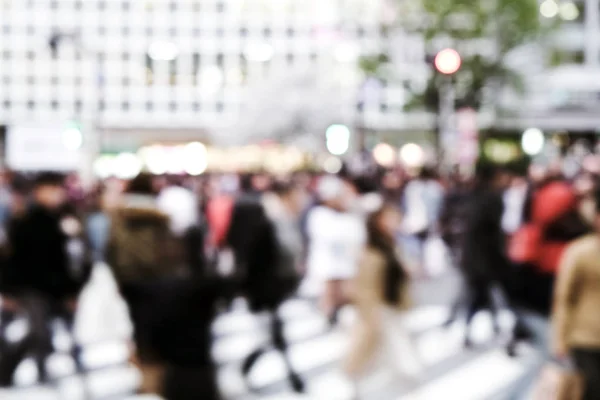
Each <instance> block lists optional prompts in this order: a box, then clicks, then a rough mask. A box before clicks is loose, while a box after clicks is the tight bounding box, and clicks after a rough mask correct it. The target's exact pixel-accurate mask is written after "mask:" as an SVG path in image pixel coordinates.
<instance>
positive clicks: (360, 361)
mask: <svg viewBox="0 0 600 400" xmlns="http://www.w3.org/2000/svg"><path fill="white" fill-rule="evenodd" d="M399 222H400V217H399V213H398V212H397V211H396V209H395V208H393V207H391V206H387V205H383V206H382V205H381V202H380V204H379V207H377V211H375V212H373V213H372V214H371V215H370V216H369V217H368V220H367V235H368V239H367V240H368V242H367V246H366V248H365V250H364V253H363V256H362V260H361V263H360V265H359V269H358V274H357V276H356V278H355V279H354V281H353V285H352V293H353V294H352V300H353V303H354V305H355V307H356V311H357V321H356V326H355V327H354V329H353V331H352V339H351V344H350V351H349V354H348V356H347V359H346V361H345V364H344V369H345V372H346V374H347V375H348V376H349V377H350V378H351V379H352V380H353V381H355V382H356V381H358V380H359V379H360V378H361V377H363V376H364V375H365V373H366V372H369V370H371V369H372V368H375V367H379V366H380V365H379V363H378V362H377V361H379V357H377V356H384V357H385V360H381V361H384V364H385V366H386V367H390V368H391V369H393V372H395V373H399V374H400V375H402V376H408V375H409V374H407V370H406V368H405V367H406V366H402V367H401V366H400V365H399V364H400V362H401V361H406V359H409V358H413V361H416V359H417V358H416V357H415V355H414V346H412V343H411V340H410V336H409V334H408V332H407V331H406V330H405V327H404V325H405V315H406V311H407V310H408V309H409V308H410V300H409V293H408V283H409V277H408V274H407V272H406V271H405V270H404V268H403V266H402V263H401V262H400V260H399V258H398V255H397V253H396V245H395V237H394V236H395V232H396V230H397V228H398V225H399ZM378 353H379V354H378ZM417 364H418V363H417ZM371 367H372V368H371Z"/></svg>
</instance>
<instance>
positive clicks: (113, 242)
mask: <svg viewBox="0 0 600 400" xmlns="http://www.w3.org/2000/svg"><path fill="white" fill-rule="evenodd" d="M137 200H138V204H137V205H136V206H135V207H133V206H131V207H125V208H123V209H120V210H118V211H116V212H115V213H114V215H113V219H112V223H111V226H112V228H111V237H110V238H109V251H108V260H109V262H112V263H113V264H117V263H118V262H119V258H120V257H119V256H118V254H119V253H120V252H121V250H122V249H120V248H117V247H120V246H124V247H125V250H126V251H125V253H126V254H125V256H127V250H128V251H129V253H131V252H133V253H132V254H129V255H130V256H131V257H132V258H131V260H134V261H135V260H138V258H137V257H135V256H136V254H135V253H137V252H141V253H145V251H144V250H145V248H144V242H140V243H134V242H135V241H136V238H135V237H133V236H134V235H132V233H131V231H129V230H127V231H121V232H119V226H131V227H132V228H135V229H137V228H139V229H146V228H148V229H154V231H155V233H156V235H157V236H156V237H166V236H169V241H170V243H171V244H170V246H172V245H176V247H178V249H179V250H181V251H179V250H178V251H177V254H176V256H177V259H178V260H180V262H181V265H180V266H179V267H177V268H173V265H163V266H160V265H159V266H158V267H159V268H158V269H156V270H154V271H146V272H149V273H141V274H140V273H138V272H144V271H143V270H140V271H138V270H137V269H136V265H135V264H132V265H131V266H130V267H132V268H133V269H132V270H130V271H129V272H127V273H117V274H116V275H117V277H119V276H120V277H121V278H122V279H117V281H118V283H119V287H120V290H121V293H122V295H123V298H124V299H125V301H126V303H127V305H128V306H129V310H130V314H131V319H132V322H133V326H134V340H135V342H136V346H137V351H138V356H139V357H140V359H141V360H142V361H143V362H158V363H164V364H169V365H173V366H178V367H186V368H188V367H189V368H192V369H195V368H201V369H202V368H208V369H209V370H210V367H211V365H212V360H211V358H210V348H211V324H212V321H213V319H214V316H215V312H216V303H217V301H218V299H219V298H223V297H229V296H232V295H231V293H233V291H234V289H233V287H234V285H235V283H234V282H233V281H228V280H222V279H216V278H208V277H206V276H205V274H204V273H203V272H204V262H205V259H204V256H203V250H204V243H203V235H202V233H201V231H200V229H199V228H198V227H192V228H190V230H188V232H187V233H186V234H185V235H183V236H181V237H178V236H174V235H172V234H170V235H167V234H166V233H165V230H168V229H169V228H168V226H169V223H168V222H169V221H168V217H167V216H166V215H164V214H163V213H161V212H160V211H159V210H157V209H156V208H153V201H152V198H151V197H148V198H138V199H137ZM140 201H141V203H140ZM117 219H119V221H117ZM135 229H134V231H135ZM123 235H124V236H125V237H123V238H120V236H123ZM174 241H176V242H177V243H174ZM152 243H153V242H152V241H149V242H148V244H147V245H152ZM134 250H135V251H134ZM147 250H148V252H150V251H149V250H150V249H147ZM154 250H156V249H154ZM161 253H162V252H161V251H159V252H158V254H161ZM126 258H127V257H126ZM165 259H168V258H165ZM139 260H142V261H143V259H139ZM160 260H164V259H159V261H160ZM178 263H179V261H178ZM123 266H124V265H123ZM112 267H113V269H114V268H115V265H112Z"/></svg>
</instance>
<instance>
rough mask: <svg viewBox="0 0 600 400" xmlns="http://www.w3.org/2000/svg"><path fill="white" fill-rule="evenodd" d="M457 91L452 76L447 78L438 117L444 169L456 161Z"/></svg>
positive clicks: (438, 144) (438, 143) (442, 88)
mask: <svg viewBox="0 0 600 400" xmlns="http://www.w3.org/2000/svg"><path fill="white" fill-rule="evenodd" d="M455 103H456V91H455V88H454V82H453V79H452V76H445V77H444V79H443V83H442V84H441V85H440V104H439V115H438V129H439V137H438V138H437V143H436V144H437V146H438V153H439V156H440V160H441V163H442V167H443V168H444V169H449V168H451V167H452V164H453V162H454V161H455V160H453V158H454V147H455V145H456V126H455V119H456V118H455Z"/></svg>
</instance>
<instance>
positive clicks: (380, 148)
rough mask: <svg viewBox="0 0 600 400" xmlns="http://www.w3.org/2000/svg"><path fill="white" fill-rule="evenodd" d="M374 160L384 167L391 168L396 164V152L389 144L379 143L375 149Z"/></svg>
mask: <svg viewBox="0 0 600 400" xmlns="http://www.w3.org/2000/svg"><path fill="white" fill-rule="evenodd" d="M373 158H374V159H375V161H377V164H379V165H381V166H382V167H391V166H393V165H394V164H395V162H396V152H395V151H394V148H393V147H392V146H390V145H389V144H387V143H379V144H378V145H377V146H375V148H374V149H373Z"/></svg>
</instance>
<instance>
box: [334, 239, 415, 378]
mask: <svg viewBox="0 0 600 400" xmlns="http://www.w3.org/2000/svg"><path fill="white" fill-rule="evenodd" d="M385 268H386V265H385V259H384V257H383V255H382V254H381V253H379V251H377V250H374V249H371V248H367V249H365V251H364V253H363V256H362V259H361V262H360V265H359V268H358V274H357V275H356V278H355V279H354V281H353V283H352V300H353V303H354V305H355V307H356V312H357V321H356V326H355V327H354V331H353V335H352V336H353V338H352V342H351V345H350V353H349V355H348V357H347V359H346V362H345V370H346V372H347V373H348V374H349V375H351V376H355V375H357V374H359V373H360V372H361V371H362V370H363V369H364V368H365V367H366V365H367V364H368V363H369V361H370V360H371V359H372V357H373V355H374V353H375V351H376V350H377V348H378V346H379V345H380V341H381V337H382V329H383V328H382V325H383V324H382V322H383V321H382V313H381V310H382V309H384V308H386V307H388V308H389V307H390V305H389V304H387V303H386V301H385V298H384V286H383V282H384V274H385ZM404 286H405V287H401V288H399V290H400V301H399V302H398V304H396V305H394V306H393V308H396V309H397V310H398V311H405V310H407V309H408V308H410V305H411V303H410V300H409V291H408V287H406V286H408V285H406V284H405V285H404Z"/></svg>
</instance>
